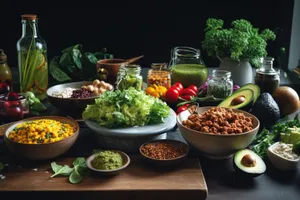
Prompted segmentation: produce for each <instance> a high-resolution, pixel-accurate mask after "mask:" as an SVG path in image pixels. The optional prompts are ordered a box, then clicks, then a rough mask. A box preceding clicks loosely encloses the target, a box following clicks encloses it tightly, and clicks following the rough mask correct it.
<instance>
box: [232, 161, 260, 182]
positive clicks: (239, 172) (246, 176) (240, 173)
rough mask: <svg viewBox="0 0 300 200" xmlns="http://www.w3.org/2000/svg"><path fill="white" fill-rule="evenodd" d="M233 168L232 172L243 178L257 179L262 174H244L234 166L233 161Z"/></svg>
mask: <svg viewBox="0 0 300 200" xmlns="http://www.w3.org/2000/svg"><path fill="white" fill-rule="evenodd" d="M233 167H234V170H235V171H236V173H238V174H239V175H241V176H243V177H245V178H255V177H258V176H260V175H262V174H263V173H264V172H262V173H247V172H244V171H243V170H241V169H240V168H239V167H238V166H237V165H236V164H235V162H234V161H233Z"/></svg>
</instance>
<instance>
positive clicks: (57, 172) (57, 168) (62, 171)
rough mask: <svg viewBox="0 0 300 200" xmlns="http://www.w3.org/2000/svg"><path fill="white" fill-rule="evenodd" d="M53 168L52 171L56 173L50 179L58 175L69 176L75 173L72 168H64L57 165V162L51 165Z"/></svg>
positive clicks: (65, 166)
mask: <svg viewBox="0 0 300 200" xmlns="http://www.w3.org/2000/svg"><path fill="white" fill-rule="evenodd" d="M51 167H52V170H53V171H54V174H53V175H52V176H51V177H50V178H53V177H55V176H57V175H62V176H69V175H70V174H71V173H72V172H73V171H74V169H73V168H70V167H69V166H68V165H64V166H62V165H58V164H56V163H55V162H52V163H51Z"/></svg>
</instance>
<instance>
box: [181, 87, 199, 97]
mask: <svg viewBox="0 0 300 200" xmlns="http://www.w3.org/2000/svg"><path fill="white" fill-rule="evenodd" d="M185 95H188V96H196V95H197V92H195V91H194V90H192V89H190V88H185V89H183V90H182V92H181V96H185Z"/></svg>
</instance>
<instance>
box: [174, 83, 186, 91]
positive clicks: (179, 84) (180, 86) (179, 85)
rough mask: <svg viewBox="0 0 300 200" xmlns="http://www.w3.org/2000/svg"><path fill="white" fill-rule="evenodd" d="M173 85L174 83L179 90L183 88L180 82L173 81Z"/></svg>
mask: <svg viewBox="0 0 300 200" xmlns="http://www.w3.org/2000/svg"><path fill="white" fill-rule="evenodd" d="M173 85H176V86H177V87H179V88H180V90H183V89H184V87H183V85H182V83H180V82H175V83H174V84H173Z"/></svg>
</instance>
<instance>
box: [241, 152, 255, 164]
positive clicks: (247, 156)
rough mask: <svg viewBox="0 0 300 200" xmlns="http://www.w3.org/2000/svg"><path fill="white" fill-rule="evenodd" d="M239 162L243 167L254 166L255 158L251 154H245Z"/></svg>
mask: <svg viewBox="0 0 300 200" xmlns="http://www.w3.org/2000/svg"><path fill="white" fill-rule="evenodd" d="M241 163H242V165H244V166H245V167H255V165H256V160H255V158H254V157H253V156H252V155H251V154H245V155H244V156H243V158H242V160H241Z"/></svg>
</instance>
